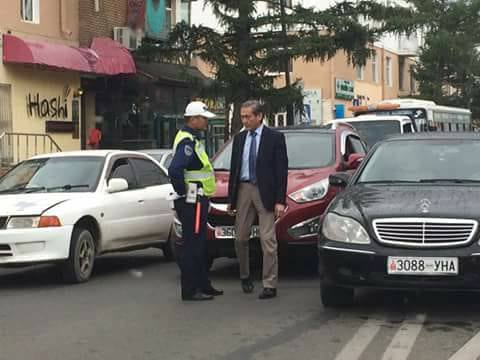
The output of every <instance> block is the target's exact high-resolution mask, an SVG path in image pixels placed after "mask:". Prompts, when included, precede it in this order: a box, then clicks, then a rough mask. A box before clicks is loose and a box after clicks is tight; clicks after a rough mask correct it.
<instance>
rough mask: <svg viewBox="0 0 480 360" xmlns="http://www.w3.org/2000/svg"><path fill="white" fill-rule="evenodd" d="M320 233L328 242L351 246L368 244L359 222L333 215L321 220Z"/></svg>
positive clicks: (367, 238)
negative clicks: (349, 244) (338, 242)
mask: <svg viewBox="0 0 480 360" xmlns="http://www.w3.org/2000/svg"><path fill="white" fill-rule="evenodd" d="M322 233H323V236H325V237H326V238H327V239H328V240H332V241H340V242H344V243H351V244H370V236H368V233H367V231H366V230H365V228H364V227H363V226H362V225H360V223H359V222H357V221H355V220H353V219H351V218H348V217H345V216H340V215H337V214H334V213H328V214H327V215H326V216H325V219H324V220H323V225H322Z"/></svg>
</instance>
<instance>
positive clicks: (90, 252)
mask: <svg viewBox="0 0 480 360" xmlns="http://www.w3.org/2000/svg"><path fill="white" fill-rule="evenodd" d="M94 263H95V240H94V238H93V235H92V233H91V232H90V230H88V229H84V228H75V229H74V231H73V235H72V242H71V244H70V257H69V259H68V260H67V261H66V262H65V263H64V264H63V268H62V275H63V278H64V280H65V281H67V282H69V283H82V282H86V281H88V280H89V279H90V276H91V275H92V271H93V265H94Z"/></svg>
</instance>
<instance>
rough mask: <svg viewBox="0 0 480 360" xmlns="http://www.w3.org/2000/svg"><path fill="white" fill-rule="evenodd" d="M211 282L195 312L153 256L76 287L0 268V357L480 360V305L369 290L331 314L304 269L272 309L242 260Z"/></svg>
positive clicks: (124, 258) (459, 298)
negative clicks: (248, 290) (241, 267)
mask: <svg viewBox="0 0 480 360" xmlns="http://www.w3.org/2000/svg"><path fill="white" fill-rule="evenodd" d="M212 278H213V279H214V281H215V285H217V286H219V287H221V288H223V289H225V291H226V295H225V296H224V297H222V298H218V299H217V300H215V301H214V302H210V303H202V304H199V303H181V302H180V301H179V300H178V286H177V281H178V271H177V268H176V265H175V264H172V263H167V262H166V261H165V260H164V259H163V256H162V254H161V252H160V251H155V250H149V251H143V252H138V253H134V254H133V255H132V254H121V255H111V256H108V257H105V258H102V259H100V260H99V262H98V266H97V269H96V272H95V276H94V278H93V279H92V281H91V282H89V283H88V284H84V285H79V286H66V285H63V284H62V283H61V282H60V281H59V279H58V276H57V273H56V271H55V268H54V267H49V266H47V267H37V268H29V269H15V270H0V359H1V360H7V359H8V360H12V359H14V360H16V359H18V360H30V359H32V360H33V359H41V360H44V359H45V360H47V359H48V360H56V359H61V360H70V359H75V360H76V359H86V360H87V359H88V360H95V359H102V360H109V359H115V360H118V359H142V360H143V359H155V360H158V359H182V360H183V359H187V360H195V359H226V360H236V359H238V360H240V359H242V360H247V359H255V360H261V359H275V360H277V359H280V360H282V359H285V360H291V359H308V360H310V359H322V360H329V359H332V360H333V359H339V360H343V359H348V360H354V359H361V360H373V359H385V360H387V359H395V360H400V359H414V360H423V359H432V360H433V359H435V360H443V359H445V360H447V359H452V360H473V359H480V332H479V331H480V305H479V304H480V301H479V300H480V295H471V294H459V293H455V294H419V295H415V294H402V293H398V292H394V293H383V292H363V293H361V294H360V296H359V305H357V306H356V307H354V308H349V309H340V310H326V309H324V308H322V306H321V305H320V301H319V290H318V280H317V278H316V276H315V274H314V273H313V272H311V271H308V269H305V268H304V267H300V266H290V267H289V268H288V269H284V270H283V272H282V282H281V287H280V289H279V291H280V292H279V297H278V298H277V299H275V300H273V301H267V302H262V301H259V300H257V298H256V296H255V295H248V296H247V295H244V294H243V293H242V292H241V290H240V287H239V285H238V281H237V279H236V267H235V262H232V261H227V260H225V261H220V262H218V263H217V264H216V265H215V269H214V271H213V274H212ZM258 285H259V283H258V282H257V290H259V286H258Z"/></svg>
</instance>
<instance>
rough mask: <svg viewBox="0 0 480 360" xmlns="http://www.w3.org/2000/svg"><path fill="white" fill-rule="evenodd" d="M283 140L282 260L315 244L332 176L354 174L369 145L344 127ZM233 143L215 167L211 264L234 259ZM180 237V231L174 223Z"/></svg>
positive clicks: (293, 132) (289, 132)
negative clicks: (285, 156)
mask: <svg viewBox="0 0 480 360" xmlns="http://www.w3.org/2000/svg"><path fill="white" fill-rule="evenodd" d="M279 130H280V131H281V132H283V133H284V134H285V139H286V144H287V151H288V158H289V173H288V189H287V194H288V197H287V211H286V213H285V215H284V216H282V217H281V218H280V219H279V220H278V221H277V223H276V235H277V239H278V241H279V246H280V250H279V253H280V256H282V257H286V256H287V255H288V254H289V247H291V246H309V247H311V248H312V251H315V250H314V248H315V246H316V243H317V236H318V231H319V228H320V221H321V216H322V214H323V213H324V211H325V209H326V208H327V206H328V204H329V203H330V202H331V200H332V199H333V198H334V197H335V195H336V193H337V192H338V188H334V187H331V186H330V185H329V182H328V177H329V175H331V174H333V173H335V172H338V171H352V170H354V169H355V168H356V167H357V166H358V165H359V163H360V161H361V159H363V157H364V156H365V153H366V145H365V143H364V142H363V141H362V140H361V139H360V137H359V135H358V133H357V132H355V131H354V129H353V128H352V127H351V126H349V125H345V124H339V125H338V126H335V127H333V128H331V127H318V128H315V127H308V128H305V127H299V128H285V129H279ZM231 151H232V142H229V143H227V144H226V145H225V146H224V147H223V148H222V149H221V150H220V151H219V152H218V153H217V155H216V156H215V158H214V160H213V166H214V169H215V173H216V178H217V192H216V194H215V196H214V197H213V198H212V199H211V211H210V214H209V216H208V234H207V238H208V254H209V259H210V264H212V263H213V261H214V259H216V258H220V257H235V246H234V240H235V228H234V223H235V218H234V217H232V216H230V215H228V213H227V206H228V181H229V170H230V159H231ZM175 229H176V231H175V232H176V236H177V237H181V235H182V234H181V225H180V223H179V222H178V220H176V223H175ZM258 236H259V232H258V220H257V222H256V223H255V225H254V227H253V229H252V233H251V237H252V239H253V240H254V242H253V244H252V245H254V246H252V248H253V251H260V245H259V242H258V241H255V240H256V239H257V240H258Z"/></svg>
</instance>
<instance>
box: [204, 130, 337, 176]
mask: <svg viewBox="0 0 480 360" xmlns="http://www.w3.org/2000/svg"><path fill="white" fill-rule="evenodd" d="M284 134H285V141H286V144H287V152H288V164H289V169H291V170H296V169H317V168H322V167H326V166H328V165H330V164H331V163H332V162H333V160H334V148H335V136H334V134H333V133H331V134H329V133H319V132H316V131H313V132H310V133H307V132H293V131H290V132H285V133H284ZM231 154H232V142H230V143H229V144H227V145H226V146H225V148H223V150H222V151H221V152H220V153H219V154H217V157H216V158H215V160H214V162H213V167H214V168H215V170H230V160H231Z"/></svg>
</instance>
